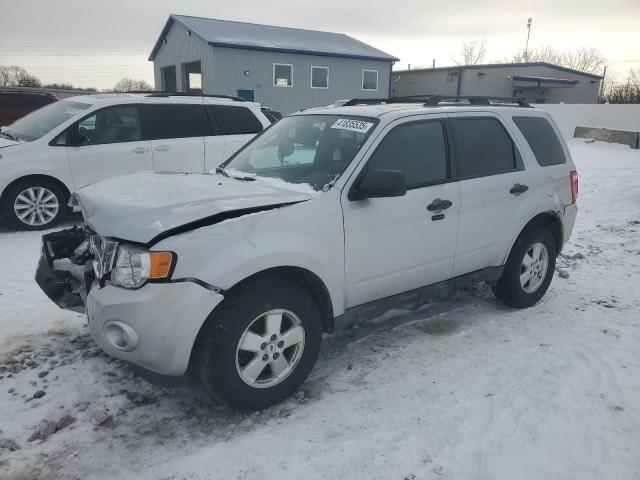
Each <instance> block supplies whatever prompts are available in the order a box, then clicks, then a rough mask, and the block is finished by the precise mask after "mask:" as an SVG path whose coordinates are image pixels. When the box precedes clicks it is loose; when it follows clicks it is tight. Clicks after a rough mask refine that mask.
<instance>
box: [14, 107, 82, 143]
mask: <svg viewBox="0 0 640 480" xmlns="http://www.w3.org/2000/svg"><path fill="white" fill-rule="evenodd" d="M90 106H91V105H90V104H88V103H80V102H72V101H70V100H61V101H59V102H55V103H51V104H49V105H47V106H46V107H42V108H39V109H38V110H35V111H33V112H31V113H30V114H29V115H27V116H25V117H22V118H21V119H20V120H17V121H16V122H14V123H12V124H11V125H9V126H8V127H7V128H5V129H4V130H3V131H2V133H3V134H6V136H8V137H10V138H13V139H18V140H24V141H26V142H31V141H33V140H37V139H38V138H40V137H41V136H43V135H44V134H46V133H48V132H50V131H51V130H52V129H53V128H55V127H57V126H58V125H60V124H61V123H62V122H64V121H65V120H68V119H69V118H71V117H73V116H74V115H76V114H77V113H79V112H81V111H83V110H86V109H87V108H89V107H90Z"/></svg>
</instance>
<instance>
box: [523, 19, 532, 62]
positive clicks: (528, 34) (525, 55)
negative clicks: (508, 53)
mask: <svg viewBox="0 0 640 480" xmlns="http://www.w3.org/2000/svg"><path fill="white" fill-rule="evenodd" d="M532 21H533V18H528V19H527V44H526V45H525V47H524V61H525V62H528V61H529V36H530V35H531V22H532Z"/></svg>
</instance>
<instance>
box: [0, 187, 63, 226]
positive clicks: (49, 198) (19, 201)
mask: <svg viewBox="0 0 640 480" xmlns="http://www.w3.org/2000/svg"><path fill="white" fill-rule="evenodd" d="M2 209H3V213H4V216H5V218H6V219H7V220H9V221H10V222H11V223H12V224H13V226H15V227H16V228H19V229H20V230H43V229H45V228H51V227H53V226H55V225H56V224H57V223H58V222H59V221H60V220H61V219H62V218H63V217H64V216H65V215H66V211H67V207H66V195H65V193H64V192H63V190H62V189H61V188H60V187H59V186H58V185H56V184H55V183H53V182H51V181H48V180H45V179H43V180H38V179H35V180H25V181H22V182H19V183H18V184H16V185H14V186H12V187H11V188H9V190H8V191H7V193H6V194H5V196H4V204H3V205H2Z"/></svg>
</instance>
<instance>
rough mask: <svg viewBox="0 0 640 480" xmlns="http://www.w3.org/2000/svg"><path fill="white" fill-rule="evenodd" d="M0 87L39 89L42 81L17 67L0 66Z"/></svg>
mask: <svg viewBox="0 0 640 480" xmlns="http://www.w3.org/2000/svg"><path fill="white" fill-rule="evenodd" d="M0 85H1V86H3V87H39V86H41V83H40V80H38V79H37V78H36V77H35V76H34V75H31V74H30V73H29V72H27V71H26V70H25V69H24V68H22V67H18V66H16V65H11V66H3V65H0Z"/></svg>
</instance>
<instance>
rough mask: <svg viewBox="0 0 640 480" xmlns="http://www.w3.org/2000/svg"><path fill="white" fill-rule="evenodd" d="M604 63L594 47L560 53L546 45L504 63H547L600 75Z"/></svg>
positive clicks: (521, 51)
mask: <svg viewBox="0 0 640 480" xmlns="http://www.w3.org/2000/svg"><path fill="white" fill-rule="evenodd" d="M606 61H607V59H606V58H605V57H604V55H602V53H600V51H599V50H598V49H597V48H594V47H579V48H576V49H575V50H566V51H564V52H562V51H559V50H556V49H555V48H553V47H551V46H548V45H546V46H540V47H537V48H533V49H530V50H529V52H528V54H525V51H524V50H519V51H517V52H516V53H514V54H513V55H512V56H511V58H505V63H522V62H547V63H552V64H554V65H560V66H562V67H568V68H573V69H575V70H580V71H582V72H587V73H594V74H601V73H602V69H603V68H604V65H605V63H606Z"/></svg>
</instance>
